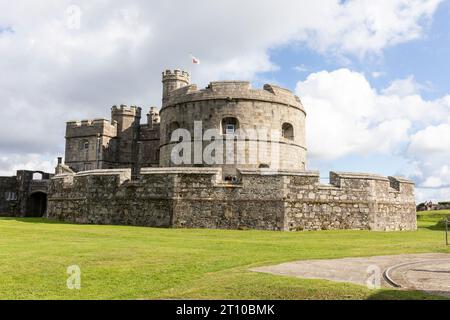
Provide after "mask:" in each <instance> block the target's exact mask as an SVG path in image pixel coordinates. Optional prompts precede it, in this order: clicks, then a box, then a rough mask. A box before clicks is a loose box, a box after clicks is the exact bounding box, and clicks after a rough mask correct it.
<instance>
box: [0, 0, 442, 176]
mask: <svg viewBox="0 0 450 320" xmlns="http://www.w3.org/2000/svg"><path fill="white" fill-rule="evenodd" d="M439 3H440V0H427V1H426V0H383V1H369V0H361V1H345V2H343V1H339V0H317V1H291V0H280V1H277V2H274V1H269V0H264V1H261V0H258V1H256V0H251V1H238V0H229V1H221V2H216V1H200V0H192V1H174V0H169V1H157V2H155V1H152V2H149V1H144V0H138V1H120V2H119V1H107V0H99V1H88V0H78V1H71V0H61V1H51V0H48V1H39V3H34V2H30V1H25V0H17V1H14V3H11V2H6V1H2V2H0V54H1V57H2V59H0V70H2V77H0V103H1V105H2V108H1V115H2V126H1V127H0V136H1V137H2V139H1V140H0V156H1V157H2V159H3V160H2V162H1V163H0V170H2V171H3V172H5V171H8V170H12V169H13V168H14V165H16V164H21V165H27V164H28V163H29V161H28V159H30V161H35V165H36V166H37V167H41V166H44V167H45V166H46V165H45V164H44V162H43V161H47V160H44V159H38V158H36V157H35V156H30V154H41V155H45V156H46V157H47V158H46V159H49V160H48V161H53V159H54V158H55V157H56V156H57V155H61V154H62V152H63V147H64V140H63V139H64V138H63V137H64V129H65V126H64V122H65V121H68V120H73V119H82V118H94V117H101V116H106V114H105V109H106V108H108V107H110V106H111V105H113V104H120V103H126V104H137V105H140V106H142V107H148V106H149V105H159V102H160V95H161V84H160V72H161V71H162V70H163V69H165V68H174V67H181V68H185V69H193V68H194V67H193V66H191V65H190V59H189V52H193V53H195V55H197V56H199V58H201V60H202V64H201V65H200V66H195V70H191V71H193V72H192V73H193V80H194V81H195V82H198V83H199V84H200V85H204V84H205V83H206V82H207V81H210V80H217V79H232V78H239V79H248V80H254V79H255V78H257V75H258V73H261V72H265V71H271V70H276V69H277V66H276V65H275V64H274V63H273V62H272V61H271V57H270V55H269V50H270V49H272V48H276V47H280V46H284V45H291V44H302V45H305V46H307V47H309V48H311V49H313V50H316V51H317V52H319V53H321V54H324V55H333V56H356V57H359V58H361V59H362V58H364V57H365V56H366V55H369V54H378V53H380V52H381V51H382V50H383V49H384V48H386V47H389V46H392V45H395V44H398V43H401V42H406V41H410V40H411V39H416V38H418V37H420V36H421V35H422V34H423V30H424V28H425V27H426V25H427V22H429V21H430V19H431V17H432V15H433V13H434V12H435V10H436V8H437V6H438V5H439ZM73 6H75V7H73ZM77 8H79V9H80V10H81V11H80V13H81V16H80V24H79V26H78V25H77V24H76V23H75V24H74V22H76V21H74V20H73V19H74V16H73V14H74V13H76V11H77V10H74V9H77ZM355 77H358V76H357V75H355ZM362 87H363V88H362V89H363V90H365V91H363V92H362V93H361V94H360V97H359V98H358V99H364V98H365V97H364V95H365V94H366V95H369V96H370V95H376V94H375V93H373V92H372V91H373V90H372V89H371V88H370V86H369V87H367V85H364V84H362ZM335 98H339V97H338V95H336V96H335ZM355 99H356V98H355ZM399 99H400V98H399ZM411 99H416V98H414V97H411ZM344 102H345V101H344ZM344 102H343V101H339V100H338V101H337V102H336V103H338V104H341V105H345V103H344ZM362 102H363V101H362V100H361V101H355V103H357V104H358V105H362V104H361V103H362ZM321 103H322V104H325V105H324V108H329V109H330V110H331V111H330V112H332V109H333V108H334V106H333V104H334V103H331V104H329V105H327V102H326V99H322V100H321ZM373 110H374V107H373V106H372V107H371V106H365V107H364V108H363V109H361V110H360V111H357V112H358V117H359V119H363V120H364V121H363V122H362V123H361V122H359V121H356V122H354V123H353V125H354V126H355V130H357V132H358V133H360V134H361V135H360V136H358V137H357V138H352V137H348V138H349V139H351V138H352V139H353V142H352V144H351V145H350V147H349V150H344V151H343V152H344V153H345V152H352V150H355V149H358V150H362V149H364V146H363V143H362V142H361V141H368V145H372V144H373V143H374V142H373V138H371V137H370V134H371V133H372V132H375V133H376V134H377V135H381V134H382V132H384V131H386V130H391V129H392V128H395V129H396V130H397V132H396V133H395V139H394V140H392V141H393V142H389V143H387V144H384V145H383V146H382V149H386V150H388V149H391V148H392V147H391V144H392V143H394V144H395V143H397V141H402V140H403V139H404V132H405V130H407V127H408V125H409V123H408V122H407V121H401V120H400V119H399V118H398V117H394V120H392V121H393V122H381V121H379V122H378V124H377V123H375V124H374V123H372V122H371V121H370V120H369V118H370V116H371V115H372V116H373ZM346 112H351V110H347V111H346ZM420 112H421V111H420V110H419V111H418V113H419V114H420ZM336 116H339V115H336ZM375 116H376V115H375ZM340 120H343V121H345V117H341V119H340ZM331 124H336V122H335V121H333V123H329V125H331ZM338 125H341V124H338ZM323 128H324V130H325V129H327V128H329V127H327V126H325V125H324V126H323ZM338 129H339V130H340V128H337V130H338ZM342 129H343V128H342ZM368 130H369V131H368ZM368 134H369V136H367V135H368ZM345 138H346V137H344V138H342V139H344V140H345ZM359 140H361V141H359ZM375 140H377V139H375ZM338 142H339V141H338ZM340 144H341V145H343V143H340ZM366 148H367V147H366Z"/></svg>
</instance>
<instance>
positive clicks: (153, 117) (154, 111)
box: [147, 107, 161, 128]
mask: <svg viewBox="0 0 450 320" xmlns="http://www.w3.org/2000/svg"><path fill="white" fill-rule="evenodd" d="M160 121H161V117H160V116H159V111H158V108H156V107H151V108H150V111H149V113H147V124H148V126H149V127H150V128H152V127H153V125H154V124H158V123H160Z"/></svg>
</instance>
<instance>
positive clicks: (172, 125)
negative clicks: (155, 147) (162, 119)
mask: <svg viewBox="0 0 450 320" xmlns="http://www.w3.org/2000/svg"><path fill="white" fill-rule="evenodd" d="M179 128H180V124H179V123H178V122H176V121H173V122H171V123H170V124H169V125H168V127H167V140H168V141H170V140H171V138H172V133H173V132H174V131H175V130H177V129H179Z"/></svg>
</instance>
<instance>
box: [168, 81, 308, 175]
mask: <svg viewBox="0 0 450 320" xmlns="http://www.w3.org/2000/svg"><path fill="white" fill-rule="evenodd" d="M160 115H161V141H160V166H161V167H174V166H177V165H176V164H174V163H173V162H172V161H171V152H172V149H173V147H174V145H176V144H177V143H178V141H176V142H171V136H172V133H173V131H174V130H175V129H177V128H183V129H187V130H188V131H189V132H190V135H191V141H189V143H191V144H192V147H191V150H194V147H193V145H194V143H197V142H198V140H203V137H201V136H200V137H197V136H196V135H195V133H194V122H195V121H201V124H202V129H203V132H205V131H206V130H208V129H217V130H218V131H219V132H220V133H222V134H223V136H224V137H220V138H221V139H225V134H224V128H223V121H224V119H227V118H234V119H236V121H237V122H236V129H238V130H241V132H243V133H246V131H248V130H266V133H265V134H260V135H258V136H256V137H251V136H249V135H247V136H243V137H242V136H241V135H239V134H236V135H234V139H235V140H236V141H237V143H242V146H243V148H242V149H238V148H237V147H235V148H234V154H235V155H236V158H237V155H238V154H239V156H242V157H243V158H244V160H245V161H242V162H241V163H236V162H235V163H233V164H231V165H217V164H215V165H213V166H216V167H217V166H221V167H222V169H223V170H224V171H227V170H229V171H231V172H232V171H233V170H234V171H235V169H236V167H237V166H239V165H241V164H242V163H244V162H245V163H246V164H247V167H248V168H254V169H255V168H258V167H259V166H260V165H269V166H271V167H279V168H281V169H283V168H294V169H295V170H304V169H305V166H306V142H305V118H306V113H305V111H304V108H303V106H302V104H301V102H300V99H299V98H298V97H296V96H295V95H294V94H293V93H292V92H290V91H289V90H286V89H283V88H280V87H277V86H274V85H265V86H264V88H263V89H252V88H251V86H250V83H249V82H245V81H220V82H211V83H210V84H209V86H208V87H207V88H205V89H202V90H197V86H196V85H188V86H184V87H181V88H179V89H177V90H174V91H173V92H170V94H169V95H168V98H167V100H166V101H165V102H164V103H163V107H162V109H161V111H160ZM283 124H289V125H291V126H292V128H293V135H292V137H291V138H289V139H288V138H283V137H281V138H275V137H273V136H272V133H273V132H274V131H276V132H278V133H279V134H280V136H281V134H282V128H283ZM200 132H201V131H200ZM260 133H261V132H260ZM215 138H216V140H217V139H218V137H215ZM200 143H202V142H200ZM210 143H211V141H210V139H209V140H208V139H205V141H203V150H204V149H205V146H207V145H209V144H210ZM251 143H257V144H258V147H259V148H261V149H262V148H264V150H267V153H263V152H261V153H260V152H258V151H259V150H255V151H254V152H253V153H252V155H253V154H255V155H254V156H255V157H256V156H257V157H256V159H254V160H250V159H249V149H250V147H251ZM273 144H276V146H274V145H273ZM271 150H273V151H275V153H276V154H273V155H272V154H271V152H270V151H271ZM223 154H225V152H223ZM273 159H277V162H278V164H273V163H272V162H273ZM193 164H194V155H193V154H192V158H191V161H190V162H189V163H188V164H187V166H192V165H193ZM203 165H205V166H206V164H205V163H204V162H203Z"/></svg>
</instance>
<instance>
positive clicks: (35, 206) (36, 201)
mask: <svg viewBox="0 0 450 320" xmlns="http://www.w3.org/2000/svg"><path fill="white" fill-rule="evenodd" d="M46 211H47V195H46V194H45V193H43V192H35V193H33V194H32V195H31V196H30V197H29V198H28V208H27V214H26V216H27V217H43V216H44V214H45V212H46Z"/></svg>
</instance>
